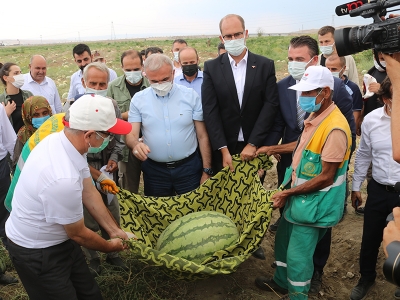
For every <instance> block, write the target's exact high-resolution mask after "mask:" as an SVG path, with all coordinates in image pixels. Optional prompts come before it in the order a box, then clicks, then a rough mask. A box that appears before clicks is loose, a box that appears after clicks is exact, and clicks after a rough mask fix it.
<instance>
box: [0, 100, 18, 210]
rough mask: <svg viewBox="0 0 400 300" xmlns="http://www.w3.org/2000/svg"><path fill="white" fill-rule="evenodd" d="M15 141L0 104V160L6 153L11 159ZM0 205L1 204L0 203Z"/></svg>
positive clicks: (15, 137)
mask: <svg viewBox="0 0 400 300" xmlns="http://www.w3.org/2000/svg"><path fill="white" fill-rule="evenodd" d="M16 140H17V135H16V134H15V131H14V128H13V127H12V125H11V123H10V120H9V119H8V117H7V113H6V110H5V108H4V106H3V105H1V104H0V160H2V159H3V158H4V157H6V155H7V152H8V153H10V156H11V157H13V155H14V146H15V141H16ZM0 205H3V204H2V203H0Z"/></svg>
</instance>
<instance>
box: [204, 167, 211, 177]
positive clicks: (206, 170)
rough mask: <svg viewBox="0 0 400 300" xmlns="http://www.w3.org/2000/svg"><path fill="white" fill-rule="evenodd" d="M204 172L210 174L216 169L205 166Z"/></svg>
mask: <svg viewBox="0 0 400 300" xmlns="http://www.w3.org/2000/svg"><path fill="white" fill-rule="evenodd" d="M203 172H204V173H206V174H207V175H210V176H213V175H214V170H213V169H211V168H203Z"/></svg>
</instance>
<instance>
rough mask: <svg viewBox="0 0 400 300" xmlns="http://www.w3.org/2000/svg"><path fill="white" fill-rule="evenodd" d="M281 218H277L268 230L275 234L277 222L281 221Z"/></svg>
mask: <svg viewBox="0 0 400 300" xmlns="http://www.w3.org/2000/svg"><path fill="white" fill-rule="evenodd" d="M281 218H282V217H279V218H278V220H276V222H275V223H274V224H272V225H270V226H269V228H268V230H269V231H271V232H276V231H277V230H278V226H279V222H280V221H281Z"/></svg>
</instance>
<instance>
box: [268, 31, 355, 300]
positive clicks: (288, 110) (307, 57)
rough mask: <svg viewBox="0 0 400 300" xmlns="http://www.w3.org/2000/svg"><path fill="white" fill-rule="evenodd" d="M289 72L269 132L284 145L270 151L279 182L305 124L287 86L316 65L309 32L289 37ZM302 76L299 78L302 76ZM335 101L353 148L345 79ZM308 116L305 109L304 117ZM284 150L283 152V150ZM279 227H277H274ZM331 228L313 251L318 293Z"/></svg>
mask: <svg viewBox="0 0 400 300" xmlns="http://www.w3.org/2000/svg"><path fill="white" fill-rule="evenodd" d="M288 59H289V68H288V69H289V73H291V74H292V75H290V76H288V77H285V78H284V79H282V80H281V81H279V82H278V92H279V101H280V111H279V113H278V115H277V117H276V119H275V123H274V127H273V129H272V130H271V133H270V134H269V135H268V137H267V139H266V142H265V145H267V146H271V145H276V144H277V143H279V141H280V140H281V139H282V142H281V145H278V146H274V150H273V152H269V153H268V154H269V155H272V154H279V155H280V161H279V162H278V164H277V171H278V186H279V185H280V184H281V183H282V181H283V177H284V175H285V171H286V168H288V167H289V166H290V165H291V164H292V152H293V149H294V145H295V144H293V142H295V141H297V139H298V138H299V136H300V134H301V132H302V131H303V128H302V127H301V128H300V127H299V120H298V118H297V115H298V112H297V99H298V96H299V95H297V94H296V91H294V90H291V89H288V88H289V87H291V86H293V85H295V84H296V83H297V82H296V79H295V78H294V77H296V78H297V80H299V79H300V78H301V77H302V75H303V74H304V72H305V69H306V68H307V67H309V66H315V65H317V63H318V43H317V41H316V40H314V39H313V38H312V37H310V36H299V37H294V38H293V39H292V40H291V41H290V45H289V50H288ZM293 61H295V62H302V63H303V68H304V70H303V72H300V70H299V68H300V64H297V65H292V64H291V62H293ZM299 77H300V78H299ZM332 100H333V102H334V103H335V104H336V105H337V107H338V108H339V109H340V111H341V112H342V114H343V115H344V116H345V118H346V119H347V121H348V123H349V126H350V129H351V133H352V151H353V150H354V148H355V145H356V142H355V140H356V125H355V122H354V116H353V99H352V98H351V96H350V94H349V93H348V92H347V90H346V87H345V85H344V83H343V80H341V79H339V78H336V77H335V78H334V92H333V98H332ZM308 116H309V114H308V113H306V114H305V115H304V117H303V119H302V120H301V121H304V119H306V118H307V117H308ZM291 143H292V146H291V145H289V144H291ZM282 153H284V154H282ZM275 230H276V229H275ZM331 233H332V230H331V228H329V229H328V231H327V233H326V234H325V236H324V237H323V238H322V239H321V241H320V242H319V243H318V244H317V247H316V249H315V254H314V276H313V278H312V281H311V287H310V291H309V293H310V294H316V293H318V292H319V290H320V287H321V282H322V281H321V276H322V274H323V268H324V266H325V264H326V262H327V260H328V258H329V254H330V246H331Z"/></svg>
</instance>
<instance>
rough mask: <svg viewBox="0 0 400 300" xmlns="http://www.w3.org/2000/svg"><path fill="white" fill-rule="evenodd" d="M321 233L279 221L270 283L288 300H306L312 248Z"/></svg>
mask: <svg viewBox="0 0 400 300" xmlns="http://www.w3.org/2000/svg"><path fill="white" fill-rule="evenodd" d="M325 232H326V228H318V227H311V226H304V225H297V224H293V223H289V222H288V221H287V220H286V219H285V218H284V217H282V219H281V221H280V223H279V226H278V230H277V232H276V237H275V260H276V264H277V268H276V271H275V274H274V281H275V282H276V283H277V284H278V285H279V286H281V287H283V288H285V289H287V290H288V291H289V297H290V299H292V300H293V299H295V300H303V299H308V290H309V289H310V282H311V278H312V276H313V272H314V264H313V255H314V251H315V246H316V245H317V243H318V241H319V240H320V239H321V238H322V237H323V236H324V234H325Z"/></svg>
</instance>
